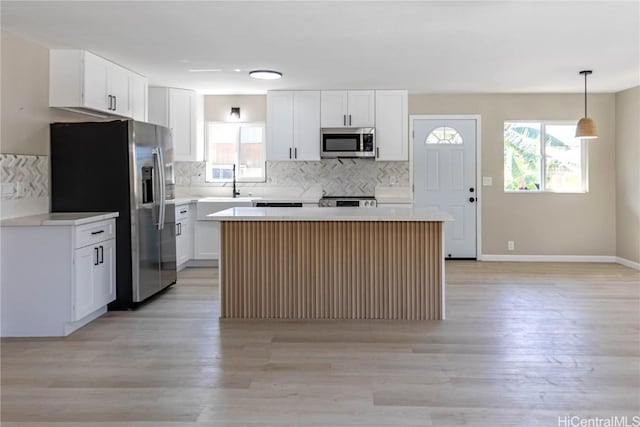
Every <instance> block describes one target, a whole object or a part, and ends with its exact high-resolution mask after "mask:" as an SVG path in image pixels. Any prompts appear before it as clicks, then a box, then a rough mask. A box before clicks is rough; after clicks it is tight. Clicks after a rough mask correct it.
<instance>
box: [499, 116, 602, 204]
mask: <svg viewBox="0 0 640 427" xmlns="http://www.w3.org/2000/svg"><path fill="white" fill-rule="evenodd" d="M506 123H539V124H540V156H541V158H540V188H539V189H537V190H506V189H505V188H504V182H503V184H502V191H504V192H505V193H509V194H529V193H531V194H539V193H558V194H585V193H588V192H589V173H588V165H589V156H588V151H589V150H588V146H587V141H586V140H585V139H580V172H581V175H582V176H581V180H582V190H578V191H559V190H552V189H547V188H546V186H547V185H546V181H547V179H546V178H547V156H546V146H547V144H546V143H545V140H546V136H547V133H546V127H547V125H565V126H566V125H569V126H571V125H572V126H575V125H576V122H575V120H519V119H510V120H504V122H503V123H502V146H503V152H504V125H505V124H506ZM502 167H503V179H504V154H503V155H502Z"/></svg>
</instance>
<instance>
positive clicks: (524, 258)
mask: <svg viewBox="0 0 640 427" xmlns="http://www.w3.org/2000/svg"><path fill="white" fill-rule="evenodd" d="M478 259H479V260H480V261H507V262H611V263H615V262H617V259H616V257H615V256H606V255H481V256H480V257H479V258H478Z"/></svg>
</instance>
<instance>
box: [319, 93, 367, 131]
mask: <svg viewBox="0 0 640 427" xmlns="http://www.w3.org/2000/svg"><path fill="white" fill-rule="evenodd" d="M321 126H322V127H323V128H342V127H374V126H375V91H373V90H349V91H347V90H324V91H322V94H321Z"/></svg>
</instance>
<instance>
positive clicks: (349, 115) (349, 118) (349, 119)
mask: <svg viewBox="0 0 640 427" xmlns="http://www.w3.org/2000/svg"><path fill="white" fill-rule="evenodd" d="M349 126H351V114H349Z"/></svg>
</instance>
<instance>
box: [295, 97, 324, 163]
mask: <svg viewBox="0 0 640 427" xmlns="http://www.w3.org/2000/svg"><path fill="white" fill-rule="evenodd" d="M293 151H294V153H293V155H294V156H293V157H294V159H295V160H320V92H319V91H317V90H309V91H295V92H294V93H293Z"/></svg>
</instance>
